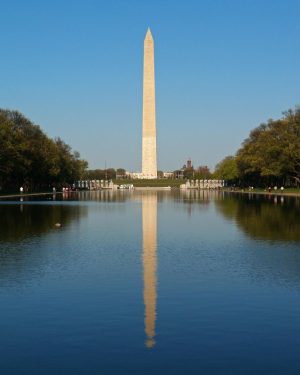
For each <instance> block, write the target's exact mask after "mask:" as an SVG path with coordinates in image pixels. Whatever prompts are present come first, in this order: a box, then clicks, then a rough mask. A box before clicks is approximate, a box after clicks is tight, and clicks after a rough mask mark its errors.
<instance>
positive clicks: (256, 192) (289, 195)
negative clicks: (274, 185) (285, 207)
mask: <svg viewBox="0 0 300 375" xmlns="http://www.w3.org/2000/svg"><path fill="white" fill-rule="evenodd" d="M223 191H224V192H225V193H233V194H248V195H249V194H257V195H267V196H270V195H274V196H279V197H282V196H286V197H300V192H293V191H291V192H288V191H287V192H283V193H282V192H281V191H280V190H279V191H278V192H275V191H271V192H268V191H242V190H223Z"/></svg>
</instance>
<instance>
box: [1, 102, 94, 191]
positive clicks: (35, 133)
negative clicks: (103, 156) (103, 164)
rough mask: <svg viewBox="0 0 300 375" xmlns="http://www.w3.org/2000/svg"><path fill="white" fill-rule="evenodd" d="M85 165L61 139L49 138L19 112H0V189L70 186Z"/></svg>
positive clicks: (83, 169)
mask: <svg viewBox="0 0 300 375" xmlns="http://www.w3.org/2000/svg"><path fill="white" fill-rule="evenodd" d="M86 168H87V162H86V161H85V160H82V159H80V155H79V153H78V152H72V149H71V147H70V146H69V145H67V144H66V143H65V142H63V141H62V140H61V139H60V138H57V139H55V140H53V139H51V138H49V137H48V136H47V135H46V134H45V133H44V132H43V131H42V129H41V128H40V126H38V125H35V124H33V123H32V122H31V121H30V120H28V119H27V118H26V117H25V116H24V115H22V114H21V113H19V112H18V111H9V110H3V109H2V110H1V109H0V187H1V189H7V190H11V189H13V190H16V189H18V187H19V186H24V187H25V188H27V189H31V190H40V189H48V188H49V187H50V186H51V185H61V184H71V183H73V182H74V181H75V180H76V179H79V178H80V176H82V175H83V173H84V171H85V169H86Z"/></svg>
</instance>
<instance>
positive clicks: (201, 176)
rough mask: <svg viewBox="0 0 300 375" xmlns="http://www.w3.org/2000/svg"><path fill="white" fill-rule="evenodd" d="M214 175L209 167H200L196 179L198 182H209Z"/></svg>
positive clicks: (195, 174) (195, 175) (196, 172)
mask: <svg viewBox="0 0 300 375" xmlns="http://www.w3.org/2000/svg"><path fill="white" fill-rule="evenodd" d="M211 177H212V174H211V171H210V170H209V168H208V166H207V165H200V166H199V167H198V168H197V170H196V171H195V173H194V178H196V179H198V180H209V179H211Z"/></svg>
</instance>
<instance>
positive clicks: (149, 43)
mask: <svg viewBox="0 0 300 375" xmlns="http://www.w3.org/2000/svg"><path fill="white" fill-rule="evenodd" d="M142 177H143V178H146V179H151V178H152V179H153V178H157V162H156V114H155V74H154V41H153V37H152V34H151V31H150V29H148V31H147V34H146V37H145V40H144V84H143V140H142Z"/></svg>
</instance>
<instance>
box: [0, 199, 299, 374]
mask: <svg viewBox="0 0 300 375" xmlns="http://www.w3.org/2000/svg"><path fill="white" fill-rule="evenodd" d="M40 199H43V200H40ZM55 199H56V200H55V201H53V200H52V197H51V196H49V197H46V198H35V200H32V201H26V200H24V201H23V202H19V201H10V202H3V201H0V228H1V229H0V230H1V232H0V300H1V309H0V332H1V334H0V373H1V374H30V375H34V374H152V373H156V374H299V373H300V360H299V358H300V200H299V199H296V198H286V197H280V196H278V197H277V198H274V197H273V196H272V197H263V196H248V195H241V196H239V195H223V193H211V194H209V193H206V192H204V193H203V192H200V193H196V192H186V193H184V192H183V193H180V192H177V193H171V192H144V193H139V192H134V193H131V192H123V193H122V192H119V193H112V192H102V193H100V192H98V193H82V194H79V195H69V196H68V195H66V196H64V197H61V196H59V195H57V196H56V197H55ZM55 223H61V224H62V226H61V228H56V227H55Z"/></svg>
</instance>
